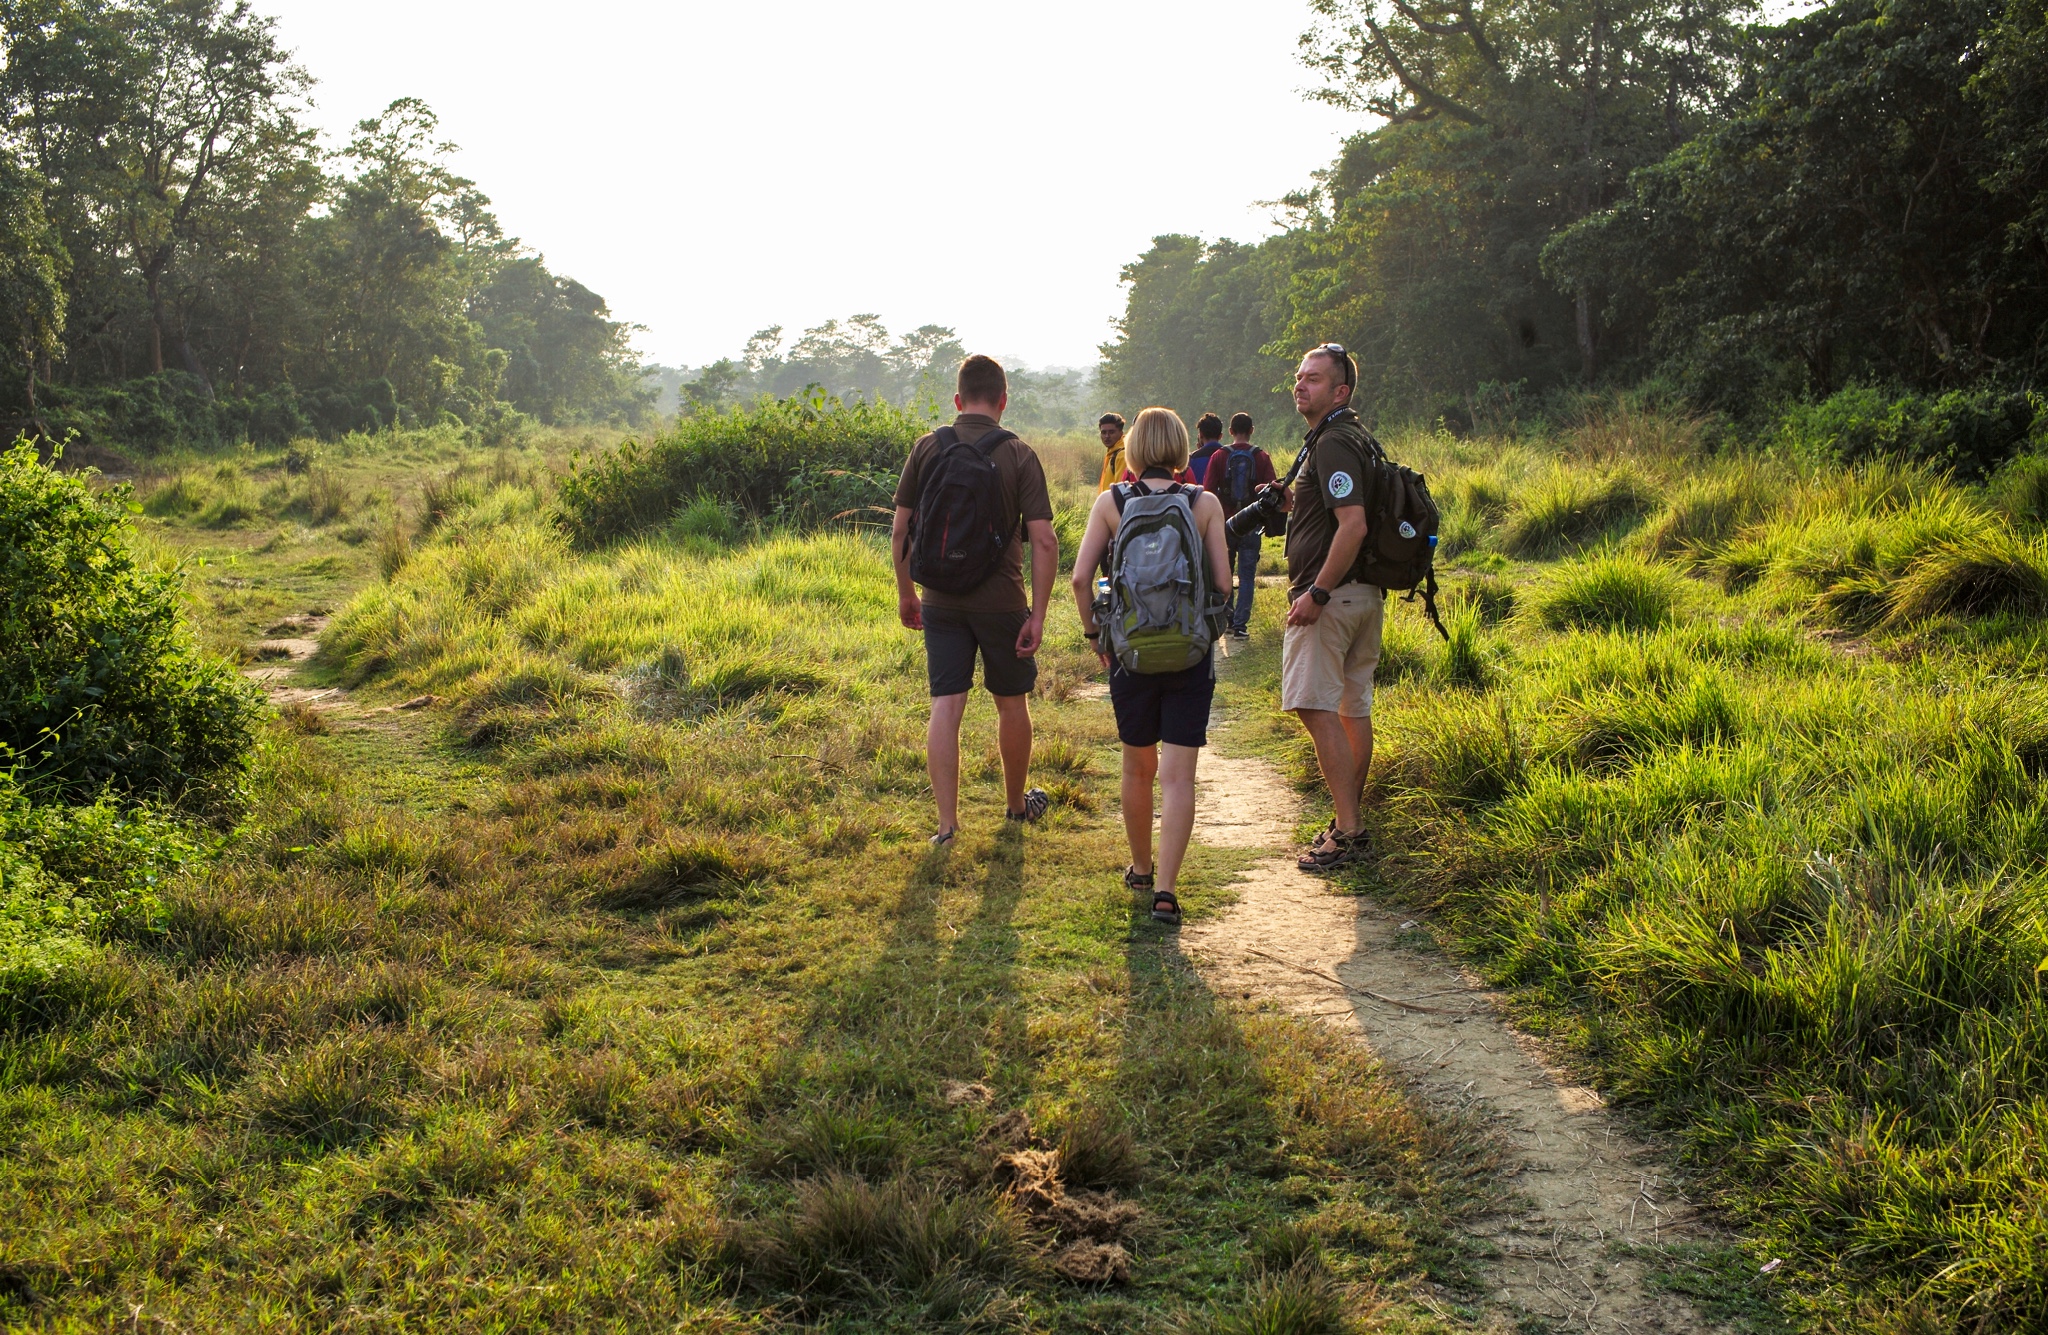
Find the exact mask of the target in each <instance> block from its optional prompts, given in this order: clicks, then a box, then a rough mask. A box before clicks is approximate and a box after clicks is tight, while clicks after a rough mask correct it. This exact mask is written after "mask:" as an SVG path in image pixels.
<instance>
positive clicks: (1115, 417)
mask: <svg viewBox="0 0 2048 1335" xmlns="http://www.w3.org/2000/svg"><path fill="white" fill-rule="evenodd" d="M1095 429H1096V431H1097V432H1099V433H1100V434H1101V436H1102V477H1101V479H1100V480H1099V481H1097V482H1096V484H1095V494H1096V495H1098V496H1100V495H1101V494H1102V493H1103V492H1105V491H1108V490H1109V489H1110V488H1111V487H1114V486H1115V485H1116V484H1117V483H1119V482H1121V481H1123V480H1124V417H1123V414H1122V413H1104V414H1103V415H1102V417H1101V419H1100V420H1098V421H1097V422H1096V424H1095Z"/></svg>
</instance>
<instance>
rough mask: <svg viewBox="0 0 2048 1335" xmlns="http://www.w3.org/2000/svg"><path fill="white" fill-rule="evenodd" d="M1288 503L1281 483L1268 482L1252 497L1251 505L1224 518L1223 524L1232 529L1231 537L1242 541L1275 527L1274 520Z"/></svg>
mask: <svg viewBox="0 0 2048 1335" xmlns="http://www.w3.org/2000/svg"><path fill="white" fill-rule="evenodd" d="M1286 504H1287V501H1286V497H1285V493H1284V492H1283V490H1282V489H1281V487H1280V485H1279V484H1278V483H1273V482H1268V483H1267V484H1266V485H1265V486H1263V487H1261V488H1259V491H1258V495H1257V496H1255V497H1254V498H1253V499H1252V503H1251V504H1250V505H1247V506H1246V507H1245V508H1244V509H1242V510H1239V511H1238V512H1237V513H1236V514H1234V515H1232V516H1231V517H1230V518H1228V519H1226V520H1224V521H1223V526H1224V527H1225V528H1226V529H1228V530H1230V536H1231V537H1233V538H1235V539H1238V540H1239V541H1242V540H1244V539H1245V538H1249V537H1251V536H1252V535H1253V534H1255V533H1260V532H1264V531H1266V530H1268V529H1270V528H1273V527H1275V525H1274V523H1273V521H1274V520H1277V519H1278V518H1279V517H1280V514H1281V510H1282V508H1283V507H1284V506H1285V505H1286Z"/></svg>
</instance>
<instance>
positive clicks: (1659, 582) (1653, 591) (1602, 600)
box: [1537, 556, 1679, 630]
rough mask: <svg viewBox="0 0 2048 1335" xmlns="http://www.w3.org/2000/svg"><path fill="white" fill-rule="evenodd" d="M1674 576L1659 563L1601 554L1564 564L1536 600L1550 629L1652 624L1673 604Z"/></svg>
mask: <svg viewBox="0 0 2048 1335" xmlns="http://www.w3.org/2000/svg"><path fill="white" fill-rule="evenodd" d="M1678 597H1679V583H1678V577H1677V576H1676V575H1674V574H1672V573H1671V572H1670V571H1669V570H1666V569H1664V568H1663V567H1662V566H1651V565H1644V564H1643V563H1642V562H1640V561H1634V560H1630V559H1629V558H1627V557H1625V556H1603V557H1601V558H1599V559H1598V560H1595V561H1590V562H1587V563H1586V564H1584V565H1582V566H1579V567H1577V568H1576V569H1572V570H1568V571H1566V572H1565V573H1564V575H1563V577H1562V578H1561V579H1559V580H1558V582H1557V584H1556V585H1555V586H1553V587H1552V588H1551V589H1550V590H1549V591H1548V592H1546V593H1545V594H1544V595H1543V597H1542V598H1541V599H1540V600H1539V602H1538V604H1537V609H1538V612H1539V613H1540V614H1541V616H1542V618H1543V624H1544V625H1546V626H1548V627H1550V628H1551V629H1552V630H1567V629H1573V628H1577V629H1604V630H1654V629H1656V628H1657V627H1659V626H1662V625H1664V624H1666V623H1667V622H1669V621H1670V620H1671V615H1672V611H1673V610H1674V609H1675V608H1676V607H1677V605H1678Z"/></svg>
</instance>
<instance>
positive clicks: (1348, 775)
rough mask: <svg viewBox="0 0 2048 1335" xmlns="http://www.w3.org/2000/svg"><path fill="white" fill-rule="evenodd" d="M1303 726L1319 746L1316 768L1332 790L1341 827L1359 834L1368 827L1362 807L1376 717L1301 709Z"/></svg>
mask: <svg viewBox="0 0 2048 1335" xmlns="http://www.w3.org/2000/svg"><path fill="white" fill-rule="evenodd" d="M1294 712H1295V713H1296V714H1297V715H1299V716H1300V718H1301V726H1302V727H1304V728H1306V729H1307V730H1308V736H1309V740H1310V741H1311V742H1313V743H1315V748H1316V765H1317V766H1318V767H1319V768H1320V769H1321V770H1322V771H1323V785H1324V786H1325V787H1326V788H1328V789H1329V790H1330V805H1331V807H1332V808H1334V810H1335V814H1336V817H1337V828H1338V830H1340V831H1342V832H1343V833H1345V834H1356V833H1358V831H1359V830H1360V829H1361V828H1363V826H1364V824H1365V820H1364V817H1363V816H1361V815H1360V814H1359V807H1360V805H1361V803H1362V802H1363V801H1364V798H1365V775H1366V771H1367V770H1369V769H1371V768H1372V718H1371V716H1370V715H1368V716H1366V717H1365V718H1351V717H1350V716H1348V715H1340V714H1338V713H1336V712H1335V711H1334V710H1329V709H1297V710H1295V711H1294Z"/></svg>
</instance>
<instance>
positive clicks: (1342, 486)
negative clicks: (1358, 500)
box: [1330, 473, 1351, 501]
mask: <svg viewBox="0 0 2048 1335" xmlns="http://www.w3.org/2000/svg"><path fill="white" fill-rule="evenodd" d="M1350 494H1351V474H1349V473H1332V474H1330V495H1332V496H1334V497H1336V498H1337V499H1338V500H1340V501H1341V500H1343V499H1344V498H1345V497H1346V496H1349V495H1350Z"/></svg>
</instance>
